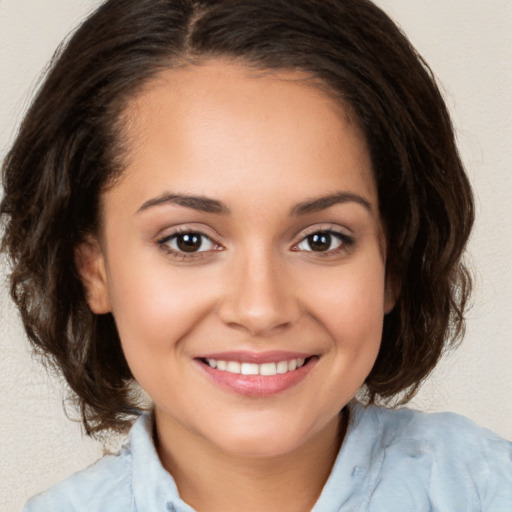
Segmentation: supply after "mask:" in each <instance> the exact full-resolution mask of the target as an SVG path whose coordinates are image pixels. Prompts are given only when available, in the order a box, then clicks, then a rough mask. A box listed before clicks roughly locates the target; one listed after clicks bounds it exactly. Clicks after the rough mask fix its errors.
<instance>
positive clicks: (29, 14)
mask: <svg viewBox="0 0 512 512" xmlns="http://www.w3.org/2000/svg"><path fill="white" fill-rule="evenodd" d="M98 3H99V1H98V0H0V88H1V89H0V158H2V157H3V156H4V155H5V152H6V150H7V148H8V146H9V143H10V142H11V141H12V140H13V137H14V134H15V131H16V127H17V126H18V124H19V122H20V120H21V118H22V115H23V112H24V111H25V109H26V107H27V105H28V102H29V98H30V97H31V94H32V93H33V90H34V88H35V86H36V84H37V79H38V76H39V75H40V73H41V71H42V70H43V69H44V67H45V65H46V63H47V62H48V60H49V58H50V57H51V55H52V53H53V51H54V50H55V48H56V47H57V45H58V43H59V42H60V41H61V40H62V38H63V37H64V36H65V35H66V34H67V33H68V32H69V30H70V29H71V28H73V27H74V26H76V24H77V23H78V22H79V20H80V19H81V18H82V17H83V16H84V15H85V14H86V13H88V12H90V11H91V10H92V9H93V8H94V6H96V5H98ZM378 4H379V5H381V6H382V7H383V8H384V10H386V12H387V13H388V14H389V15H390V16H391V17H392V18H393V19H395V21H397V22H398V23H399V24H400V25H401V26H402V28H403V29H404V31H405V32H406V33H407V35H408V36H409V38H410V39H411V41H412V42H413V44H414V45H415V46H416V48H417V49H418V50H419V52H420V53H421V54H422V55H423V56H424V57H425V58H426V60H427V61H428V62H429V64H430V66H431V67H432V69H433V70H434V72H435V74H436V76H437V77H438V79H439V82H440V84H441V88H442V90H443V92H444V94H445V97H446V101H447V103H448V106H449V108H450V111H451V113H452V116H453V120H454V123H455V126H456V130H457V136H458V142H459V146H460V150H461V153H462V157H463V160H464V162H465V164H466V167H467V171H468V174H469V176H470V179H471V181H472V183H473V186H474V190H475V196H476V202H477V223H476V227H475V230H474V233H473V236H472V239H471V242H470V247H469V254H468V260H469V261H470V264H471V266H472V268H473V269H474V272H475V294H474V301H473V302H474V306H473V309H472V310H471V312H470V314H469V318H468V327H467V334H466V338H465V341H464V343H463V344H462V346H461V347H460V348H459V350H458V351H456V352H455V353H453V354H451V355H449V357H447V358H446V359H445V360H444V361H443V362H442V363H441V365H440V366H439V367H438V369H437V370H436V371H435V373H434V374H433V376H432V377H431V378H430V380H429V381H428V382H427V383H426V384H425V386H424V387H423V389H422V391H421V392H420V394H419V396H418V397H417V398H416V400H415V401H414V403H413V405H414V406H415V407H418V408H421V409H424V410H428V411H438V410H451V411H455V412H458V413H461V414H464V415H466V416H469V417H470V418H472V419H473V420H474V421H476V422H477V423H480V424H481V425H483V426H486V427H488V428H491V429H492V430H494V431H496V432H498V433H499V434H501V435H502V436H504V437H507V438H508V439H512V405H511V399H510V396H511V395H512V374H511V368H512V350H511V346H512V343H511V334H510V333H511V331H512V307H511V304H512V262H511V255H512V201H510V195H511V192H512V149H511V146H512V94H511V93H512V71H511V69H512V62H511V51H512V50H511V49H512V0H485V1H484V0H450V1H449V2H447V1H445V0H379V1H378ZM6 273H7V268H6V264H5V260H1V259H0V308H1V310H0V311H1V313H0V348H1V354H2V357H1V359H0V398H1V401H2V402H1V410H2V420H1V422H0V457H1V458H0V461H1V462H0V512H13V511H17V510H21V508H22V505H23V503H24V502H25V501H26V499H27V498H28V497H29V496H31V495H33V494H34V493H36V492H39V491H41V490H44V489H46V488H48V487H50V486H51V485H52V484H54V483H56V482H57V481H59V480H61V479H62V478H64V477H66V476H67V475H69V474H70V473H71V472H73V471H75V470H78V469H81V468H83V467H85V466H87V465H88V464H90V463H92V462H93V461H94V460H96V459H97V458H98V457H99V456H100V455H101V453H102V447H101V445H100V444H99V443H96V442H94V441H91V440H90V439H84V438H82V435H81V428H80V425H79V424H77V423H73V422H70V421H69V420H68V419H67V418H66V416H65V414H64V409H63V405H62V398H63V392H62V387H61V385H60V384H59V383H58V381H57V380H56V379H50V378H48V376H47V374H46V373H45V371H44V369H43V368H42V367H41V366H40V365H39V364H38V363H37V362H36V361H34V360H33V359H32V358H31V356H30V353H29V350H28V346H27V342H26V340H25V335H24V332H23V330H22V327H21V325H20V322H19V319H18V315H17V312H16V311H15V309H14V306H13V305H12V303H11V302H10V299H9V296H8V290H7V285H6Z"/></svg>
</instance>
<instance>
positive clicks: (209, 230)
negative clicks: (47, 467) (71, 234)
mask: <svg viewBox="0 0 512 512" xmlns="http://www.w3.org/2000/svg"><path fill="white" fill-rule="evenodd" d="M303 78H304V77H303V76H302V75H300V74H298V73H293V72H279V73H272V74H271V73H266V74H262V73H259V74H258V75H257V74H255V72H254V71H252V72H251V71H249V70H248V69H247V68H244V67H241V66H239V65H235V64H230V63H228V62H222V61H214V62H210V63H207V64H204V65H202V66H196V67H186V68H182V69H178V70H169V71H165V72H162V73H161V75H160V76H159V77H158V79H157V80H155V81H153V82H152V83H151V84H150V85H148V86H147V87H146V89H145V90H144V91H143V92H142V93H141V94H140V95H139V96H138V97H137V98H136V99H135V100H133V101H132V103H131V104H130V105H129V106H128V108H127V110H126V113H125V119H126V127H127V128H126V134H125V135H126V137H127V140H128V141H129V145H128V147H129V151H128V155H127V167H126V171H125V172H124V175H123V176H122V178H121V179H120V181H119V182H118V183H117V184H115V185H114V186H113V187H112V188H110V189H109V190H107V191H106V192H105V193H104V195H103V198H102V215H103V227H102V231H101V233H100V235H99V237H98V243H97V245H94V244H93V247H94V248H93V249H91V248H90V247H89V249H83V251H82V252H83V254H82V256H79V261H82V263H81V264H80V266H81V269H82V270H81V271H82V276H83V279H84V282H85V284H86V288H87V290H88V299H89V304H90V306H91V308H92V309H93V311H95V312H96V313H105V312H107V311H111V312H112V313H113V315H114V318H115V321H116V324H117V327H118V330H119V335H120V338H121V342H122V347H123V350H124V353H125V355H126V359H127V361H128V364H129V366H130V368H131V370H132V373H133V375H134V377H135V379H136V380H137V381H138V383H139V384H140V385H141V386H142V388H143V389H144V390H145V391H146V392H147V393H148V394H149V396H150V397H151V398H152V399H153V401H154V403H155V408H156V417H157V425H158V428H159V431H162V432H166V433H169V435H174V434H175V435H186V436H188V438H191V439H198V440H200V442H201V443H203V444H205V445H208V446H209V447H213V449H217V450H220V451H222V452H223V453H234V454H245V455H251V456H272V455H279V454H284V453H290V452H293V451H294V450H297V449H299V448H300V447H301V446H302V445H304V444H305V443H307V442H308V441H309V440H310V439H313V438H314V437H315V436H321V435H322V432H324V431H327V430H328V429H329V428H330V427H332V425H333V424H334V423H337V418H338V413H339V411H340V410H341V409H342V408H343V406H344V405H345V404H346V403H347V402H348V401H349V400H350V399H351V398H352V397H353V396H354V394H355V393H356V391H357V390H358V388H359V387H360V386H361V385H362V383H363V382H364V380H365V378H366V376H367V375H368V373H369V372H370V370H371V368H372V366H373V364H374V361H375V359H376V356H377V353H378V350H379V345H380V341H381V334H382V323H383V317H384V314H385V313H386V312H387V311H388V310H389V309H390V308H391V307H392V303H391V301H390V299H389V298H387V297H388V294H387V293H386V285H385V270H384V268H385V261H384V257H383V254H384V251H385V249H384V245H385V244H384V242H383V239H382V230H381V223H380V219H379V215H378V203H377V190H376V185H375V182H374V179H373V176H372V169H371V162H370V157H369V153H368V148H367V146H366V142H365V139H364V137H363V136H362V134H361V132H360V130H359V129H358V127H357V125H356V124H355V123H354V122H353V121H352V120H351V119H350V116H349V114H348V112H347V111H346V110H345V109H344V108H343V107H342V106H341V104H340V102H338V101H335V100H334V99H332V98H331V97H328V96H327V95H326V94H325V93H324V92H321V91H320V90H319V89H318V88H315V87H314V86H313V84H312V83H311V82H307V81H305V80H304V79H303ZM87 251H89V252H87ZM183 433H185V434H183Z"/></svg>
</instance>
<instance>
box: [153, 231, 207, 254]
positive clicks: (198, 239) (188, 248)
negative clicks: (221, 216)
mask: <svg viewBox="0 0 512 512" xmlns="http://www.w3.org/2000/svg"><path fill="white" fill-rule="evenodd" d="M158 245H160V246H163V247H166V248H168V249H169V250H170V251H171V252H174V253H180V254H192V253H199V252H206V251H212V250H214V249H215V248H216V247H217V246H216V245H215V243H214V242H213V240H212V239H211V238H209V237H208V236H206V235H205V234H203V233H198V232H194V231H190V232H184V233H175V234H174V235H169V236H166V237H164V238H162V239H161V240H159V241H158Z"/></svg>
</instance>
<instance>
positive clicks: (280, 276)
mask: <svg viewBox="0 0 512 512" xmlns="http://www.w3.org/2000/svg"><path fill="white" fill-rule="evenodd" d="M278 259H279V258H278V257H273V256H272V255H269V254H264V253H263V251H260V252H259V253H258V254H251V255H244V256H241V257H240V258H238V259H237V261H235V262H232V265H230V268H229V270H228V274H229V275H228V277H227V286H226V290H225V295H224V297H223V300H222V304H221V306H220V309H219V315H220V318H221V320H222V321H223V322H224V323H225V324H227V325H229V326H230V327H233V328H236V329H240V330H244V331H246V332H248V333H250V334H251V335H252V336H261V337H264V336H271V335H273V334H275V333H276V332H279V331H282V330H283V329H286V328H288V327H290V326H292V325H294V324H295V323H296V322H297V320H298V318H299V316H300V310H301V308H300V303H299V301H298V299H297V297H296V294H295V286H294V280H293V278H291V276H290V273H289V272H287V270H286V269H285V268H284V266H285V265H284V264H283V263H281V264H280V263H279V261H276V260H278Z"/></svg>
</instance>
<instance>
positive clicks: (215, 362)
mask: <svg viewBox="0 0 512 512" xmlns="http://www.w3.org/2000/svg"><path fill="white" fill-rule="evenodd" d="M318 359H319V356H317V355H306V354H289V353H288V354H286V355H285V354H283V353H281V354H278V353H275V354H272V353H267V354H264V355H260V354H243V353H232V354H227V353H224V354H219V355H211V356H210V355H209V356H207V357H200V358H197V359H196V361H197V362H198V363H199V366H200V367H201V369H202V370H203V372H204V373H205V374H206V375H207V376H208V377H209V378H210V379H211V380H212V381H213V382H214V383H215V384H218V385H220V386H221V387H222V388H224V389H227V390H228V391H231V392H235V393H237V394H240V395H246V396H268V395H274V394H277V393H280V392H282V391H284V390H286V389H289V388H291V387H294V386H296V385H297V384H299V383H300V382H302V381H303V380H304V379H305V377H306V376H307V375H308V373H309V372H310V371H311V369H312V368H313V367H314V366H315V364H316V362H317V361H318Z"/></svg>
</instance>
